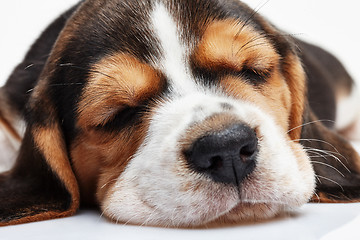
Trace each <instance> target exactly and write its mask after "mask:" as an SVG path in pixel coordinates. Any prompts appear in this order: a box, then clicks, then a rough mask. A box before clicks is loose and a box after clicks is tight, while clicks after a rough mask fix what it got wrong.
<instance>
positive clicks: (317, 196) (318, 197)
mask: <svg viewBox="0 0 360 240" xmlns="http://www.w3.org/2000/svg"><path fill="white" fill-rule="evenodd" d="M314 195H315V196H316V198H317V199H318V203H320V202H321V200H320V196H319V195H318V194H317V193H316V192H314Z"/></svg>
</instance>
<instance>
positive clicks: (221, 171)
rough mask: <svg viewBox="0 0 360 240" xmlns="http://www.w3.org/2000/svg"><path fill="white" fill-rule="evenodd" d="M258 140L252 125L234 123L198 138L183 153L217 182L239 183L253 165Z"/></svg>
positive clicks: (196, 166)
mask: <svg viewBox="0 0 360 240" xmlns="http://www.w3.org/2000/svg"><path fill="white" fill-rule="evenodd" d="M257 152H258V140H257V137H256V133H255V131H254V130H253V129H251V128H250V127H249V126H247V125H245V124H234V125H232V126H230V127H228V128H226V129H224V130H222V131H220V132H216V133H212V134H209V135H206V136H203V137H201V138H199V139H198V140H197V141H195V142H194V143H193V145H192V146H191V148H190V149H188V151H185V152H184V155H185V157H186V159H187V161H188V164H189V166H190V167H191V168H192V169H193V170H195V171H197V172H199V173H202V174H206V175H208V176H210V177H211V178H212V179H213V180H214V181H216V182H223V183H233V184H236V185H238V184H239V183H240V182H241V181H242V180H243V179H244V178H245V177H246V176H247V175H248V174H250V173H251V172H252V171H253V170H254V169H255V165H256V157H257Z"/></svg>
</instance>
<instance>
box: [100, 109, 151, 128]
mask: <svg viewBox="0 0 360 240" xmlns="http://www.w3.org/2000/svg"><path fill="white" fill-rule="evenodd" d="M143 111H144V107H143V106H135V107H132V106H126V107H124V108H121V110H119V111H117V112H115V113H114V114H113V115H112V116H110V117H108V118H107V119H106V120H105V121H104V122H102V123H101V124H98V125H97V126H96V127H95V128H96V129H97V130H105V131H117V130H122V129H123V128H126V127H131V126H134V125H135V124H137V123H139V121H140V119H141V118H140V114H141V113H142V112H143Z"/></svg>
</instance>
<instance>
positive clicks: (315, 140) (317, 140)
mask: <svg viewBox="0 0 360 240" xmlns="http://www.w3.org/2000/svg"><path fill="white" fill-rule="evenodd" d="M291 141H294V142H295V141H307V142H310V141H313V142H321V143H325V144H327V145H329V146H331V147H332V148H333V149H334V150H335V151H336V152H337V153H339V154H340V152H339V151H338V150H337V148H336V147H335V146H334V145H333V144H331V143H329V142H327V141H324V140H321V139H310V138H308V139H301V138H300V139H294V140H291Z"/></svg>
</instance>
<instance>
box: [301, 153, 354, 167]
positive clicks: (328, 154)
mask: <svg viewBox="0 0 360 240" xmlns="http://www.w3.org/2000/svg"><path fill="white" fill-rule="evenodd" d="M305 150H307V151H315V152H320V153H324V154H326V155H325V156H330V157H332V158H334V159H335V160H337V162H339V163H340V164H341V165H342V166H343V167H344V168H345V169H346V170H347V171H348V172H349V173H351V171H350V170H349V168H348V167H346V165H345V164H344V163H343V162H342V161H341V160H340V158H338V157H337V156H335V155H334V154H339V155H340V156H341V157H343V158H344V159H345V160H346V161H347V159H346V158H345V157H344V156H343V155H341V154H340V153H336V152H332V151H326V150H321V149H316V148H305Z"/></svg>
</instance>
